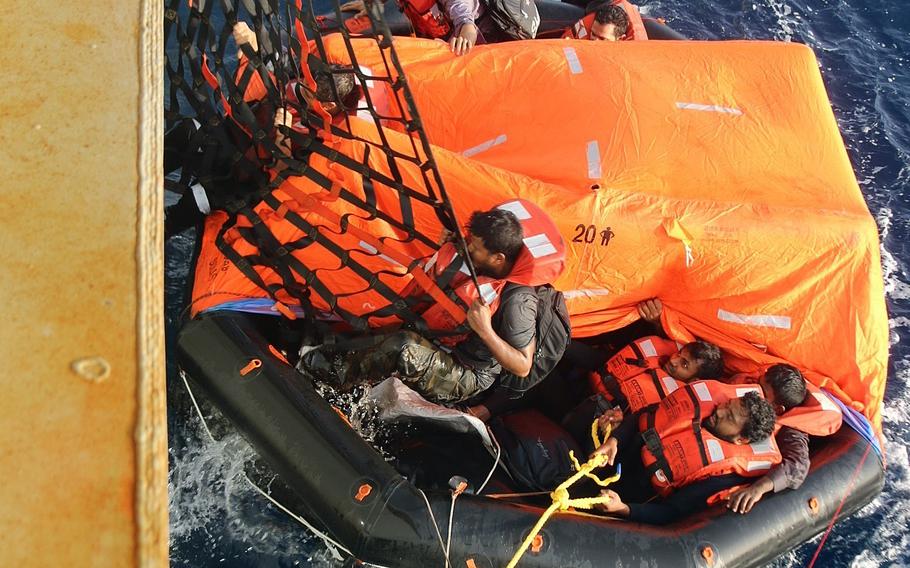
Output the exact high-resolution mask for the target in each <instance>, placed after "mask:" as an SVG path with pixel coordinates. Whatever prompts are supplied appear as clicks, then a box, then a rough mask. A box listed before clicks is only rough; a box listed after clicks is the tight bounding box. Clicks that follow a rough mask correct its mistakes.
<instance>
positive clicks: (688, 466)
mask: <svg viewBox="0 0 910 568" xmlns="http://www.w3.org/2000/svg"><path fill="white" fill-rule="evenodd" d="M750 391H754V392H757V393H758V394H759V395H761V388H760V387H758V386H757V385H728V384H725V383H721V382H719V381H695V382H692V383H689V384H687V385H685V386H684V387H682V388H680V389H678V390H676V391H675V392H673V393H671V394H670V395H669V396H668V397H667V398H665V399H664V400H663V401H661V403H660V404H659V405H658V407H657V409H656V410H654V411H646V412H644V413H642V415H641V416H640V418H639V430H640V431H641V436H642V438H643V439H644V441H645V444H644V446H643V447H642V450H641V458H642V462H643V463H644V465H645V468H646V470H647V471H648V473H649V475H650V476H651V484H652V485H653V486H654V488H655V489H656V490H657V492H658V493H659V494H661V495H664V496H666V495H668V494H669V493H671V492H672V491H674V490H675V489H678V488H680V487H683V486H685V485H689V484H691V483H694V482H696V481H699V480H701V479H705V478H707V477H713V476H717V475H725V474H730V473H735V474H738V475H741V476H744V477H757V476H760V475H764V474H766V473H767V472H768V471H769V470H770V469H771V467H772V466H773V465H775V464H778V463H780V461H781V455H780V451H779V450H778V448H777V444H776V442H775V441H774V436H769V437H768V439H766V440H763V441H760V442H754V443H752V444H742V445H737V444H733V443H730V442H727V441H726V440H722V439H720V438H718V437H716V436H714V435H713V434H711V433H710V432H708V431H707V429H705V428H703V427H702V425H701V422H702V420H703V419H704V418H707V417H708V416H710V415H711V413H713V412H714V409H715V408H716V407H717V406H718V405H720V404H723V403H724V402H726V401H728V400H731V399H733V398H738V397H741V396H743V395H744V394H746V393H747V392H750Z"/></svg>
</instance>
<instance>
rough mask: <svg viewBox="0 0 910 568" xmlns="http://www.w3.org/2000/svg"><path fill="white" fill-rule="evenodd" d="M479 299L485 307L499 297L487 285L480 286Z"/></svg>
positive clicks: (491, 287)
mask: <svg viewBox="0 0 910 568" xmlns="http://www.w3.org/2000/svg"><path fill="white" fill-rule="evenodd" d="M480 297H481V298H483V302H484V303H485V304H487V305H490V304H492V303H493V300H495V299H496V298H498V297H499V294H497V293H496V290H495V289H494V288H493V286H491V285H490V284H489V283H487V284H481V285H480Z"/></svg>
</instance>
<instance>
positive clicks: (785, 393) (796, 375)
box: [758, 363, 806, 415]
mask: <svg viewBox="0 0 910 568" xmlns="http://www.w3.org/2000/svg"><path fill="white" fill-rule="evenodd" d="M758 384H759V385H761V390H762V392H763V393H764V395H765V399H767V400H768V402H770V403H771V405H772V406H773V407H774V411H775V412H776V413H777V414H778V415H781V414H783V413H785V412H787V411H788V410H790V409H791V408H793V407H794V406H799V405H800V404H802V403H803V401H804V400H806V379H805V378H804V377H803V374H802V373H800V372H799V369H797V368H796V367H794V366H792V365H784V364H783V363H780V364H777V365H772V366H771V367H768V370H767V371H765V374H764V375H762V377H761V378H760V379H758Z"/></svg>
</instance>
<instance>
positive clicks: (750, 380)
mask: <svg viewBox="0 0 910 568" xmlns="http://www.w3.org/2000/svg"><path fill="white" fill-rule="evenodd" d="M758 379H759V376H758V375H750V374H748V373H741V374H739V375H734V376H733V377H732V378H731V379H730V383H731V384H737V385H742V384H758ZM806 391H807V392H806V400H804V401H803V403H802V404H801V405H799V406H795V407H793V408H791V409H790V410H788V411H787V412H785V413H784V414H782V415H781V416H778V417H777V425H778V426H789V427H790V428H795V429H796V430H799V431H801V432H805V433H806V434H809V435H810V436H830V435H831V434H833V433H835V432H837V431H838V430H839V429H840V427H841V424H842V423H843V420H844V414H843V412H841V409H840V407H839V406H838V405H837V403H835V402H834V401H833V400H831V398H830V395H828V394H827V393H825V391H823V390H821V389H820V388H818V387H817V386H815V385H813V384H812V383H810V382H809V381H806Z"/></svg>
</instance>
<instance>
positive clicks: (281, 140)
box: [164, 22, 359, 238]
mask: <svg viewBox="0 0 910 568" xmlns="http://www.w3.org/2000/svg"><path fill="white" fill-rule="evenodd" d="M233 35H234V41H235V43H236V44H237V47H238V51H237V57H238V60H239V65H238V68H237V71H236V73H235V77H236V81H237V82H238V83H240V82H241V78H242V77H243V76H244V74H245V73H246V70H247V68H248V67H249V64H250V62H249V60H248V58H247V57H246V56H245V55H244V53H243V46H244V45H249V46H250V48H251V49H252V50H253V51H258V49H259V46H258V41H257V38H256V34H255V33H254V32H253V30H252V29H250V27H249V26H248V25H247V24H246V23H245V22H238V23H237V24H236V25H235V26H234V28H233ZM313 78H314V80H315V81H316V90H315V92H311V91H310V90H309V89H308V88H307V87H306V86H305V85H303V84H302V83H301V82H299V81H294V82H293V84H292V85H290V86H289V89H288V91H289V95H288V98H290V99H295V98H296V99H297V102H298V103H299V104H300V105H306V104H308V103H309V101H310V100H311V99H315V100H316V101H318V102H319V103H320V104H321V105H322V107H323V109H325V111H326V112H327V113H328V114H329V115H330V116H331V117H332V118H333V119H334V120H336V121H337V120H338V119H339V118H340V117H341V116H342V115H343V114H344V113H345V112H352V111H353V109H354V108H355V107H356V104H357V99H358V97H359V89H358V88H357V87H356V82H355V80H354V74H353V73H350V72H345V69H344V68H343V67H341V66H337V65H335V66H327V67H326V68H325V69H314V70H313ZM333 84H334V88H335V89H334V91H333V90H332V85H333ZM335 93H337V94H338V97H339V99H340V101H339V100H337V99H336V98H335ZM266 95H267V89H266V87H265V85H264V83H263V82H262V78H261V77H260V76H259V74H258V73H255V72H253V73H251V74H250V76H249V81H248V83H247V85H246V89H245V91H244V94H243V101H244V102H245V103H247V104H249V105H250V108H251V110H252V112H253V114H254V117H255V120H256V122H257V124H259V125H260V126H261V127H262V128H264V129H266V130H268V131H269V132H270V136H271V138H272V139H273V140H274V141H275V144H276V145H277V146H279V147H280V148H283V149H284V151H285V152H286V153H291V151H292V148H291V144H290V140H289V138H288V137H287V136H286V135H285V132H284V130H283V129H282V128H280V127H282V126H283V127H287V128H291V127H293V124H294V117H293V116H292V115H291V113H290V112H288V111H287V110H286V109H276V108H275V107H274V106H273V105H271V104H268V101H267V100H266ZM199 129H200V125H199V123H198V122H196V121H194V120H192V119H185V120H183V121H181V122H180V123H179V124H177V125H176V126H174V127H173V128H172V129H171V130H169V131H168V132H167V133H165V135H164V171H165V174H169V173H171V172H174V171H176V170H177V169H178V168H184V170H190V171H191V172H192V176H193V177H195V178H196V179H197V180H199V182H200V183H198V184H197V185H196V186H195V187H194V188H193V191H191V192H190V191H187V192H186V193H184V194H183V195H182V196H181V198H180V200H179V201H178V202H177V203H176V204H174V205H172V206H170V207H168V208H167V209H166V210H165V222H164V228H165V237H166V238H169V237H171V236H173V235H176V234H178V233H181V232H183V231H185V230H186V229H188V228H189V227H191V226H193V225H195V224H196V223H198V222H199V221H200V220H201V219H202V218H203V216H205V215H207V214H208V213H210V212H211V211H213V210H216V209H221V208H223V207H224V205H225V204H226V203H227V202H229V201H230V200H232V199H235V198H236V197H237V196H240V195H245V194H247V193H249V192H251V191H254V190H256V189H259V188H260V187H261V186H263V185H264V184H265V183H266V182H267V175H266V173H265V171H264V169H263V167H262V165H261V164H264V163H269V162H271V159H270V158H269V157H263V156H260V154H261V153H262V150H261V149H260V148H259V147H257V145H255V144H253V142H252V139H251V138H250V136H249V134H247V133H246V132H245V130H244V128H243V127H241V125H240V124H239V123H236V122H234V121H233V120H231V119H227V120H225V121H223V122H222V123H221V125H220V126H218V127H216V128H215V129H209V130H207V131H206V132H199ZM201 135H204V136H206V139H205V140H203V141H202V142H201V143H200V141H199V140H198V137H199V136H201ZM200 147H201V148H204V150H202V149H200ZM197 149H199V150H198V151H197ZM237 151H239V152H241V153H243V154H244V158H241V159H240V160H237V159H236V158H235V157H234V155H235V153H236V152H237Z"/></svg>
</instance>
